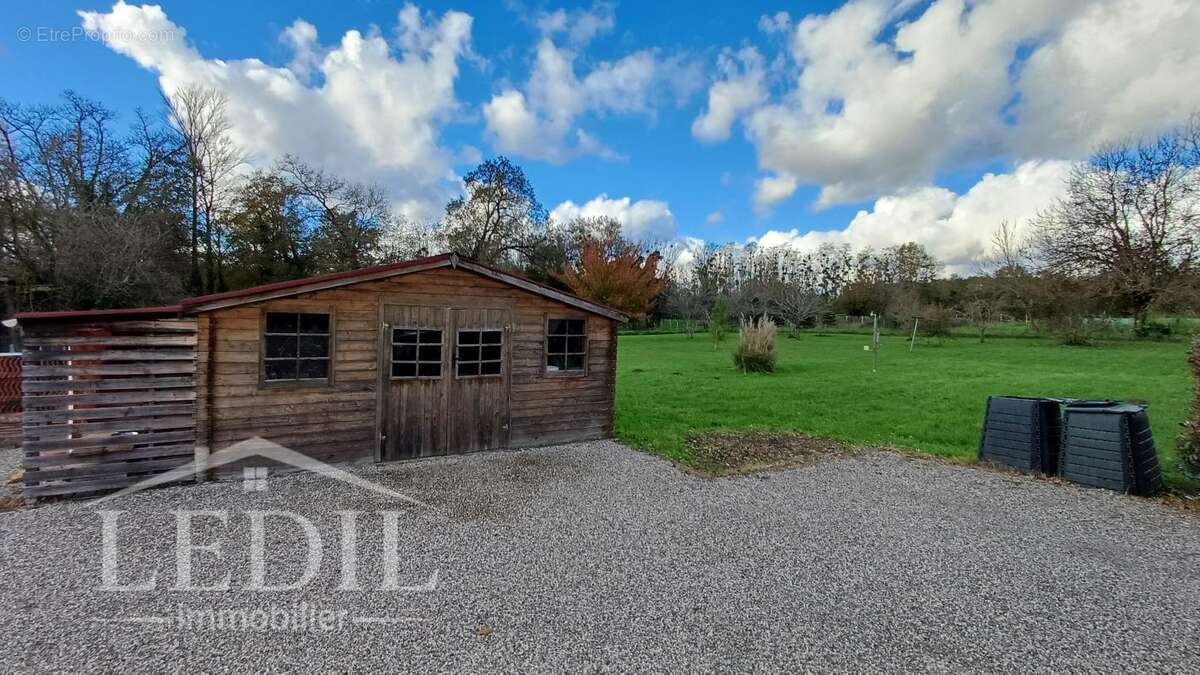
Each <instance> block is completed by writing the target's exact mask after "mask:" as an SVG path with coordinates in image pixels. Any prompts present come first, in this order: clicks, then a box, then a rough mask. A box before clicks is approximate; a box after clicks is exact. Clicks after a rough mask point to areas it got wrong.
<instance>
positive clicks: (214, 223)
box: [166, 85, 245, 291]
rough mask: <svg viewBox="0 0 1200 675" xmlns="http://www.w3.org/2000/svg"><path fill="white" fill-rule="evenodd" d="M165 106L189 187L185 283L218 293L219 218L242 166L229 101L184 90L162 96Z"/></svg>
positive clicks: (212, 92) (196, 88) (194, 88)
mask: <svg viewBox="0 0 1200 675" xmlns="http://www.w3.org/2000/svg"><path fill="white" fill-rule="evenodd" d="M166 103H167V109H168V119H169V121H170V123H171V126H172V128H174V130H175V131H176V133H177V134H178V137H179V144H180V146H181V148H182V149H183V153H182V154H183V158H182V159H183V161H182V167H183V170H184V172H185V173H186V176H187V183H188V188H189V200H190V206H189V224H190V234H191V246H192V250H191V277H190V283H191V285H192V286H193V290H197V291H199V290H206V291H214V290H221V289H222V288H223V287H224V286H225V279H224V266H223V260H222V255H221V253H222V248H223V242H224V240H225V238H226V237H225V231H224V229H223V223H222V222H221V218H222V216H223V215H224V213H223V211H224V210H225V209H226V208H227V207H229V206H230V205H231V202H232V200H233V190H234V187H235V178H236V173H237V170H238V168H239V167H240V166H241V165H242V164H243V163H244V162H245V156H244V155H243V154H242V151H241V149H240V148H238V147H237V145H236V144H235V143H234V142H233V140H232V138H231V137H230V133H229V132H230V125H229V120H228V118H227V117H226V108H227V107H228V98H227V97H226V96H225V94H224V93H222V92H220V91H218V90H216V89H212V88H209V87H204V86H200V85H189V86H187V87H184V88H183V89H180V90H179V91H177V92H175V93H174V94H173V95H171V96H169V97H167V98H166ZM201 239H202V240H203V241H201ZM201 243H203V247H204V270H203V273H202V272H201V269H200V250H199V249H200V245H201Z"/></svg>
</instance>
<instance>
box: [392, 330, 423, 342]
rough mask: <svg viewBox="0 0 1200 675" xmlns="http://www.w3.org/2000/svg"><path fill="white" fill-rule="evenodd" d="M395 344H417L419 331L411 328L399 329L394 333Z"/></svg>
mask: <svg viewBox="0 0 1200 675" xmlns="http://www.w3.org/2000/svg"><path fill="white" fill-rule="evenodd" d="M392 342H393V343H394V344H414V345H415V344H417V331H415V330H412V329H411V328H397V329H395V330H393V331H392Z"/></svg>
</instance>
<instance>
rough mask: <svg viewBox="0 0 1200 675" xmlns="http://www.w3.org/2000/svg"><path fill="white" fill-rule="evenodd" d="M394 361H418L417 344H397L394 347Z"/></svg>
mask: <svg viewBox="0 0 1200 675" xmlns="http://www.w3.org/2000/svg"><path fill="white" fill-rule="evenodd" d="M392 360H393V361H416V360H417V346H416V345H396V346H394V347H392Z"/></svg>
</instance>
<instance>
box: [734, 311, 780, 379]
mask: <svg viewBox="0 0 1200 675" xmlns="http://www.w3.org/2000/svg"><path fill="white" fill-rule="evenodd" d="M739 323H741V331H740V332H739V333H738V346H737V350H736V351H734V352H733V362H734V363H735V364H736V365H737V367H738V368H739V369H741V370H742V372H745V373H771V372H774V371H775V322H774V321H772V320H771V319H770V318H768V317H767V315H766V314H764V315H762V316H761V317H759V319H758V320H757V321H756V320H754V319H753V318H750V319H746V318H745V317H742V318H741V320H740V321H739Z"/></svg>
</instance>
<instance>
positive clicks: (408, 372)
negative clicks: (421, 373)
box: [392, 363, 417, 377]
mask: <svg viewBox="0 0 1200 675" xmlns="http://www.w3.org/2000/svg"><path fill="white" fill-rule="evenodd" d="M416 375H417V364H415V363H393V364H392V377H416Z"/></svg>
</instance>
